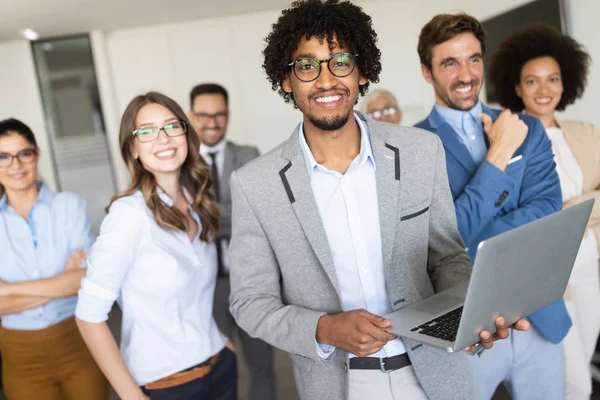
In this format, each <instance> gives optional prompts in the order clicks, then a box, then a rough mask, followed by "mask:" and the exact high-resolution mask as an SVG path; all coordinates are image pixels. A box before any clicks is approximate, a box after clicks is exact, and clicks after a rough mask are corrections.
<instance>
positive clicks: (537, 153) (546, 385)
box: [416, 14, 571, 400]
mask: <svg viewBox="0 0 600 400" xmlns="http://www.w3.org/2000/svg"><path fill="white" fill-rule="evenodd" d="M484 40H485V34H484V32H483V30H482V28H481V25H480V23H479V22H478V21H477V20H476V19H475V18H473V17H471V16H468V15H466V14H458V15H438V16H435V17H434V18H433V19H432V20H431V21H430V22H429V23H428V24H427V25H425V26H424V27H423V29H422V31H421V34H420V36H419V45H418V52H419V57H420V59H421V69H422V72H423V76H424V77H425V79H426V80H427V81H428V82H429V83H431V84H432V86H433V87H434V90H435V98H436V105H435V106H434V108H433V110H432V111H431V113H430V114H429V116H428V117H427V119H425V120H424V121H421V122H419V123H418V124H417V125H416V126H417V127H419V128H423V129H426V130H428V131H431V132H434V133H436V134H437V135H438V136H439V137H440V139H441V140H442V143H443V145H444V149H445V152H446V166H447V170H448V178H449V180H450V188H451V191H452V196H453V198H454V206H455V210H456V217H457V220H458V228H459V231H460V233H461V235H462V238H463V241H464V242H465V246H466V247H467V249H468V252H469V255H470V256H471V258H473V259H474V258H475V255H476V253H477V245H478V244H479V242H481V241H482V240H484V239H487V238H490V237H492V236H495V235H497V234H499V233H502V232H505V231H508V230H510V229H513V228H516V227H518V226H521V225H523V224H526V223H528V222H531V221H534V220H536V219H538V218H541V217H543V216H545V215H548V214H551V213H553V212H555V211H558V210H560V209H561V208H562V198H561V191H560V185H559V181H558V175H557V174H556V171H555V164H554V160H553V154H552V149H551V144H550V140H549V139H548V137H547V135H546V132H545V131H544V128H543V126H542V123H541V122H540V121H539V120H538V119H537V118H533V117H530V116H527V115H520V114H512V113H511V112H510V111H503V112H500V111H498V110H493V109H491V108H488V107H486V106H485V105H483V104H482V103H481V102H480V101H479V92H480V89H481V85H482V82H483V52H484V51H485V42H484ZM506 290H507V292H508V293H509V294H510V290H511V288H506ZM529 319H530V321H531V322H532V324H533V326H534V329H530V330H529V331H526V332H516V331H515V332H513V334H512V336H511V339H510V340H505V341H503V342H500V343H498V345H497V346H494V348H493V349H491V350H486V351H485V352H484V353H482V354H480V356H479V357H473V358H472V359H471V364H472V366H473V369H474V373H475V376H476V380H477V384H478V387H479V390H480V393H481V395H482V399H489V398H491V397H492V395H493V393H494V392H495V390H496V388H497V386H498V385H499V384H500V383H502V382H504V384H505V385H506V387H507V389H508V390H509V391H510V392H512V395H513V398H514V399H531V400H533V399H544V400H552V399H556V400H564V398H565V392H566V389H565V385H566V383H565V358H564V350H563V346H562V343H561V341H562V339H563V338H564V337H565V336H566V334H567V332H568V330H569V328H570V327H571V320H570V318H569V316H568V314H567V310H566V308H565V305H564V302H563V301H562V300H560V301H558V302H556V303H554V304H552V305H550V306H548V307H546V308H544V309H542V310H540V311H538V312H536V313H534V314H532V315H531V316H530V317H529Z"/></svg>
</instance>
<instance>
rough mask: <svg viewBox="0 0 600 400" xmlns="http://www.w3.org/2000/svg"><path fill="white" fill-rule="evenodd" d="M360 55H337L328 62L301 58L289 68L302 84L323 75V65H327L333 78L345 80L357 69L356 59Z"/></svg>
mask: <svg viewBox="0 0 600 400" xmlns="http://www.w3.org/2000/svg"><path fill="white" fill-rule="evenodd" d="M356 57H358V54H351V53H337V54H334V55H332V56H331V58H329V59H327V60H317V59H316V58H310V57H301V58H298V59H297V60H296V61H292V62H291V63H289V64H288V65H287V66H288V67H291V68H292V69H293V70H294V75H296V78H298V79H300V80H301V81H302V82H312V81H314V80H315V79H317V78H318V77H319V75H320V74H321V64H323V63H327V68H329V72H331V74H332V75H333V76H336V77H338V78H343V77H345V76H348V75H350V74H351V73H352V71H354V68H355V67H356V62H355V58H356Z"/></svg>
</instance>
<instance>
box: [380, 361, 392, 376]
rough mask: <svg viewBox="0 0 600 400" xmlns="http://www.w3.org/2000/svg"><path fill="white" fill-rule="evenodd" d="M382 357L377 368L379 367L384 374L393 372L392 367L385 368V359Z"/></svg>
mask: <svg viewBox="0 0 600 400" xmlns="http://www.w3.org/2000/svg"><path fill="white" fill-rule="evenodd" d="M383 360H384V359H383V358H380V359H379V368H380V369H381V372H383V373H384V374H389V373H390V372H393V371H394V370H393V369H386V368H385V361H383Z"/></svg>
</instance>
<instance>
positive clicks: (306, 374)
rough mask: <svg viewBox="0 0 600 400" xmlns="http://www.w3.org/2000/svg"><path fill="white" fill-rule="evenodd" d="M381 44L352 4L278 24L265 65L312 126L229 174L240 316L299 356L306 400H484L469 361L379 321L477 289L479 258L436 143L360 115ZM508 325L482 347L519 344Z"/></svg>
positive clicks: (293, 14) (234, 306)
mask: <svg viewBox="0 0 600 400" xmlns="http://www.w3.org/2000/svg"><path fill="white" fill-rule="evenodd" d="M376 37H377V35H376V34H375V32H374V31H373V29H372V26H371V19H370V17H369V16H368V15H366V14H365V13H364V12H363V11H362V9H361V8H360V7H358V6H356V5H353V4H351V3H349V2H340V3H338V2H333V1H328V2H327V3H323V2H321V1H319V0H308V1H299V2H294V3H293V4H292V7H291V8H290V9H288V10H285V11H284V12H283V13H282V15H281V17H280V18H279V20H278V21H277V22H276V23H275V24H274V25H273V30H272V32H271V33H270V34H269V36H268V37H267V39H266V42H267V45H266V48H265V50H264V52H263V54H264V64H263V68H264V69H265V71H266V73H267V76H268V77H269V80H270V82H271V84H272V87H273V88H274V89H278V90H279V93H280V94H281V95H282V97H283V98H284V99H285V100H286V101H293V102H294V105H295V106H296V107H297V108H299V109H300V110H301V111H302V114H303V120H302V122H301V123H300V125H299V126H298V127H297V128H296V130H295V131H294V133H293V134H292V136H291V137H290V138H289V139H288V140H287V141H285V142H284V143H282V144H281V145H279V146H277V147H276V148H275V149H273V150H272V151H270V152H269V153H267V154H265V155H264V156H262V157H260V158H258V159H256V160H254V161H252V162H250V163H248V164H247V165H246V166H244V167H243V168H241V169H240V170H238V171H237V172H234V173H233V174H232V176H231V180H230V185H231V193H232V202H233V207H232V220H233V225H232V226H233V231H232V240H231V247H230V257H231V297H230V302H231V311H232V313H233V315H234V317H235V319H236V321H237V322H238V324H239V325H240V326H241V327H242V328H243V329H245V330H246V331H247V332H248V333H249V334H251V335H252V336H255V337H260V338H262V339H264V340H265V341H267V342H268V343H270V344H272V345H274V346H276V347H279V348H281V349H283V350H285V351H287V352H289V353H291V357H292V361H293V365H294V374H295V378H296V382H297V386H298V390H299V393H300V397H301V398H302V399H306V400H346V399H350V400H358V399H368V398H373V399H378V400H392V399H406V400H416V399H418V400H422V399H427V398H429V399H432V400H442V399H466V400H470V399H477V398H478V396H477V393H476V389H475V386H474V382H473V376H472V372H471V370H470V367H469V363H468V360H467V357H468V356H467V355H466V354H465V353H462V352H461V353H458V354H449V353H446V352H444V351H442V350H438V349H435V348H432V347H429V346H423V345H421V344H419V343H416V342H414V341H411V340H404V339H399V338H397V337H395V336H393V335H391V334H389V333H387V332H386V331H385V329H386V328H388V327H389V326H390V323H391V321H389V320H385V319H384V318H382V317H381V316H382V315H386V314H387V313H390V312H392V311H394V310H398V309H401V308H403V307H406V306H408V305H411V304H414V303H415V302H418V301H420V300H422V299H424V298H427V297H429V296H431V295H433V294H434V293H435V292H437V291H440V290H443V289H446V288H449V287H451V286H453V285H455V284H457V283H459V282H462V281H464V280H467V279H468V278H469V275H470V271H471V262H470V260H469V257H468V255H467V253H466V252H465V249H464V245H463V243H462V241H461V238H460V235H459V233H458V231H457V228H456V216H455V213H454V206H453V202H452V197H451V194H450V189H449V186H448V181H447V179H448V178H447V175H446V163H445V158H444V149H443V146H442V145H441V143H440V141H439V139H438V138H437V137H436V136H435V135H432V134H431V133H428V132H425V131H422V130H419V129H416V128H408V127H400V126H397V125H390V124H386V123H380V122H376V121H373V120H367V119H365V118H364V117H363V116H362V115H361V114H358V113H353V106H354V104H356V100H357V99H358V95H359V94H361V95H362V94H364V93H365V92H366V91H367V89H368V85H369V82H377V81H378V76H379V72H380V71H381V64H380V52H379V50H378V49H377V46H376ZM498 322H499V321H497V325H498V326H497V328H498V329H497V330H498V333H497V334H496V335H490V334H489V333H488V332H482V334H481V338H482V341H481V344H482V345H483V346H484V347H486V348H489V347H491V346H492V343H493V341H494V340H495V339H497V338H505V337H506V336H507V335H508V328H507V327H506V326H502V324H498ZM525 324H526V323H525Z"/></svg>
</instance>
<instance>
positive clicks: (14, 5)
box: [0, 0, 292, 41]
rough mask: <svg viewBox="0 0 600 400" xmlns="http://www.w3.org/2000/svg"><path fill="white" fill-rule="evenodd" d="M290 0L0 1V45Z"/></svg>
mask: <svg viewBox="0 0 600 400" xmlns="http://www.w3.org/2000/svg"><path fill="white" fill-rule="evenodd" d="M291 2H292V0H220V1H217V0H170V1H166V0H0V15H1V16H2V24H0V41H6V40H14V39H22V38H23V36H22V34H21V32H22V31H23V30H24V29H27V28H32V29H35V30H36V31H38V32H39V33H40V35H41V38H42V39H43V38H45V37H52V36H61V35H70V34H77V33H85V32H90V31H92V30H96V29H99V30H103V31H110V30H115V29H123V28H128V27H134V26H144V25H156V24H163V23H170V22H180V21H190V20H196V19H203V18H216V17H222V16H227V15H234V14H245V13H252V12H259V11H266V10H277V9H284V8H286V7H288V6H289V5H290V4H291Z"/></svg>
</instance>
